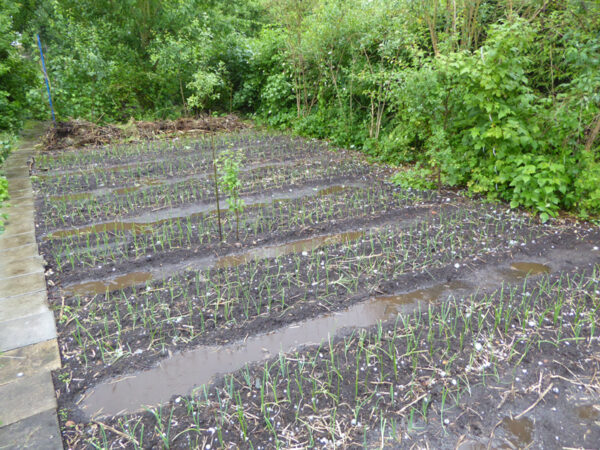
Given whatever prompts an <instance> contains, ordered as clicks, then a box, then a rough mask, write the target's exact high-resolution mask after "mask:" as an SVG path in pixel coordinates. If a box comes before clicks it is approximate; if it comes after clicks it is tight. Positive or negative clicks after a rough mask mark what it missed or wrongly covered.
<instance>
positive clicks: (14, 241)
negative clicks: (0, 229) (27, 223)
mask: <svg viewBox="0 0 600 450" xmlns="http://www.w3.org/2000/svg"><path fill="white" fill-rule="evenodd" d="M35 243H36V240H35V233H34V232H33V231H31V230H30V231H29V232H27V233H21V234H18V235H10V236H9V235H7V234H5V233H2V234H0V251H6V250H12V249H14V248H18V247H22V246H24V245H31V244H35ZM0 258H1V256H0Z"/></svg>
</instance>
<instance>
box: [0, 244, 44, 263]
mask: <svg viewBox="0 0 600 450" xmlns="http://www.w3.org/2000/svg"><path fill="white" fill-rule="evenodd" d="M27 258H37V259H38V261H39V262H40V265H42V266H43V265H44V258H42V257H41V256H39V253H38V247H37V245H36V244H27V245H21V246H20V247H14V248H9V249H8V250H0V261H2V262H1V264H13V263H15V262H18V261H19V260H21V259H27ZM1 268H2V267H1V266H0V269H1Z"/></svg>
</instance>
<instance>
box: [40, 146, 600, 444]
mask: <svg viewBox="0 0 600 450" xmlns="http://www.w3.org/2000/svg"><path fill="white" fill-rule="evenodd" d="M227 139H228V138H226V137H223V142H222V143H221V146H222V147H224V148H225V147H227V146H228V145H229V144H228V143H227V142H228V141H227ZM259 141H263V143H261V144H257V146H263V145H264V143H265V142H269V144H268V145H273V144H277V146H279V147H278V148H280V149H284V150H285V151H286V152H295V156H294V157H293V158H291V159H290V161H291V160H298V159H302V158H304V159H310V157H311V155H313V154H314V152H317V151H318V152H321V153H323V152H324V151H326V150H323V147H320V146H319V145H316V144H314V143H313V142H312V141H311V142H308V143H307V142H305V141H302V140H298V139H292V138H289V139H287V140H286V138H284V137H281V136H279V137H277V138H276V139H272V140H269V139H265V137H264V136H260V137H255V138H249V137H248V135H244V136H243V137H239V136H235V135H234V136H232V138H231V145H232V146H233V147H235V146H241V145H242V143H243V145H245V146H246V145H248V146H249V147H252V145H249V142H256V143H258V142H259ZM190 144H191V145H190ZM174 145H175V146H177V145H179V146H180V147H179V148H181V149H182V154H184V153H185V152H186V151H188V150H189V153H188V154H187V156H185V157H186V158H189V161H193V160H194V158H196V159H197V160H199V161H201V160H202V158H204V157H205V156H203V153H202V152H199V153H197V154H194V152H193V151H192V150H193V149H194V147H193V145H194V144H193V142H190V141H186V142H185V143H183V142H182V143H181V144H174ZM199 145H200V146H201V145H204V144H202V143H201V144H199ZM187 146H189V147H190V149H185V147H187ZM263 150H264V149H263V148H262V147H261V150H260V151H261V152H262V153H261V154H262V155H268V154H271V155H275V154H277V155H278V156H277V158H275V159H272V160H271V161H273V162H275V161H276V160H279V158H280V156H281V151H283V150H277V149H273V150H272V151H271V150H270V149H267V150H265V151H263ZM146 151H147V152H148V153H147V154H146V153H144V152H146ZM163 151H164V149H163V148H162V147H160V146H156V147H148V149H143V148H139V149H135V150H131V151H129V150H128V149H127V147H119V149H111V148H106V149H103V148H99V149H92V150H91V151H90V152H91V153H90V154H88V155H86V156H84V153H85V151H82V156H79V155H78V154H77V153H75V152H66V153H64V154H61V153H60V152H56V153H54V154H53V155H52V156H51V159H48V160H46V161H45V164H46V165H47V167H49V168H52V170H74V171H76V170H77V161H80V162H82V163H84V162H85V164H93V163H94V161H95V159H94V158H98V157H104V156H103V155H106V156H107V160H110V161H113V163H115V164H116V163H118V162H119V161H122V160H128V158H129V162H128V163H130V162H132V161H131V158H136V157H137V156H135V155H146V156H145V157H143V159H140V160H143V161H144V164H148V165H152V164H155V162H153V161H156V160H157V159H159V158H162V157H163V156H164V153H163ZM94 152H95V153H94ZM120 152H122V153H123V157H121V156H120ZM128 152H129V153H128ZM136 152H137V153H136ZM269 152H271V153H269ZM278 152H279V153H278ZM322 156H323V155H321V157H322ZM111 158H112V159H111ZM336 158H341V160H344V159H345V158H348V159H350V160H352V158H353V156H352V155H351V154H347V153H337V154H336ZM186 161H188V160H186ZM262 161H263V162H264V164H269V162H270V161H269V156H266V157H265V159H263V160H262ZM133 163H135V161H133ZM286 167H287V163H286V164H283V165H280V166H278V167H276V168H274V169H273V171H275V172H277V171H280V172H281V173H282V174H285V175H284V176H283V177H282V179H285V178H286V177H287V178H288V179H289V181H290V183H289V187H288V188H287V189H285V188H282V189H281V190H280V191H273V192H270V193H269V196H268V198H266V197H264V196H263V197H257V200H256V203H257V205H256V206H255V207H251V206H252V205H249V208H248V211H247V214H246V216H247V217H245V220H246V222H244V226H243V230H242V231H243V232H242V236H241V239H240V240H239V241H236V240H235V239H234V237H233V236H234V235H233V230H234V222H233V220H232V219H233V218H232V217H228V218H227V220H226V221H225V229H226V242H225V243H221V242H219V240H218V233H217V230H216V227H215V224H214V216H213V215H212V214H211V212H210V208H211V207H210V204H211V201H210V198H207V199H206V201H204V202H199V201H198V200H194V201H190V202H189V203H188V204H186V205H189V206H181V205H178V204H177V203H176V202H166V203H164V205H165V207H164V208H163V209H160V210H157V211H151V212H148V211H147V210H144V209H143V208H139V209H137V210H136V209H135V208H133V210H132V208H131V207H129V209H127V208H123V211H121V210H120V207H115V209H114V211H118V212H119V214H120V217H119V221H117V222H114V223H115V225H114V228H109V227H107V226H106V225H105V224H100V223H98V222H99V218H101V217H102V216H98V215H91V214H90V215H89V217H90V219H89V220H90V223H89V226H90V228H89V229H88V230H87V231H86V232H85V233H84V232H82V230H77V229H76V228H75V226H76V224H77V223H81V222H77V220H73V221H72V222H67V223H68V224H69V226H68V227H67V228H65V232H64V234H63V235H61V234H60V233H59V234H56V235H54V236H53V237H52V238H51V239H43V236H44V234H45V232H46V231H49V230H57V227H56V225H52V224H51V220H53V219H51V216H50V215H47V214H46V212H47V211H49V210H50V209H51V208H55V207H58V206H57V205H58V204H66V205H68V207H73V208H76V207H77V205H82V204H83V203H81V202H87V201H88V200H89V199H88V198H51V197H46V196H45V194H42V193H41V192H40V198H38V203H37V204H38V206H39V205H42V199H41V196H42V195H43V196H44V200H43V204H44V205H45V206H43V207H40V208H39V209H38V217H37V223H38V239H39V243H40V248H41V249H42V251H43V254H44V257H45V259H46V260H47V274H46V275H47V279H48V289H49V301H50V303H51V304H52V306H53V308H54V311H55V315H56V319H57V328H58V331H59V345H60V350H61V357H62V361H63V368H62V369H61V370H59V371H57V372H55V373H54V381H55V387H56V391H57V394H58V402H59V408H60V411H61V414H60V415H59V417H60V420H61V427H62V432H63V439H64V443H65V446H66V447H68V448H91V447H96V448H98V447H99V448H111V447H112V448H117V447H127V448H140V447H142V448H160V447H163V446H165V445H166V444H165V443H168V445H169V447H170V448H200V447H202V448H251V447H253V448H258V447H261V448H276V447H280V448H306V447H321V448H364V447H367V448H379V447H385V448H414V447H419V448H422V447H429V448H524V447H529V448H560V447H561V446H566V447H568V446H572V447H584V448H594V443H596V442H599V441H600V430H599V428H598V424H597V422H598V421H599V419H598V411H600V409H599V408H600V407H599V406H598V405H600V386H598V381H597V379H596V378H595V375H594V374H595V370H597V369H600V367H599V366H600V343H599V342H598V339H597V337H596V335H597V329H598V328H597V325H600V323H598V322H599V317H598V311H599V308H600V304H599V301H598V298H599V297H600V288H599V287H598V283H599V281H598V273H600V251H599V250H598V245H600V231H599V230H598V229H597V228H594V227H592V226H590V225H589V224H585V223H566V222H560V221H554V222H551V223H550V224H546V225H541V224H539V223H537V222H536V221H535V220H532V219H531V217H529V216H528V215H527V214H524V213H521V212H517V211H511V210H509V209H508V208H507V207H506V206H505V205H494V204H489V205H482V204H479V203H478V202H477V201H474V200H470V199H467V198H464V197H462V195H461V194H460V193H457V192H452V193H451V192H446V191H442V192H441V193H436V192H433V193H426V194H423V193H417V192H414V193H413V192H403V191H400V190H398V189H395V188H391V187H390V186H388V185H386V184H385V179H383V178H380V177H384V176H385V174H386V173H387V171H386V170H385V169H381V170H380V169H379V168H373V167H371V166H368V165H364V162H363V161H362V160H361V159H360V158H357V159H355V160H352V161H350V162H349V163H348V164H347V165H346V166H344V165H343V164H340V167H352V168H353V170H354V171H355V175H356V176H355V177H354V178H355V179H354V180H353V182H354V183H355V184H354V185H353V187H352V188H351V189H350V190H348V189H347V185H348V184H351V183H350V181H351V179H352V178H353V177H348V176H346V178H344V180H345V184H346V186H345V187H342V186H341V184H340V183H336V182H335V181H336V179H335V178H330V179H328V184H326V185H324V184H323V183H322V179H321V178H319V175H318V171H311V170H309V171H308V172H307V173H306V175H305V176H304V178H303V181H302V183H301V184H298V185H294V184H292V181H293V177H292V176H291V175H290V174H291V172H289V171H288V172H286V171H285V168H286ZM105 168H106V169H107V170H108V166H107V167H105ZM172 168H173V170H172V174H171V172H168V174H166V173H165V174H164V175H159V176H157V179H156V181H153V182H156V183H162V182H164V180H166V179H169V177H171V178H177V177H182V176H185V175H184V174H185V170H186V169H185V164H183V163H178V164H174V165H173V166H172ZM98 172H99V176H100V177H102V176H103V175H102V167H99V168H98ZM113 173H114V172H113ZM247 173H248V174H252V176H253V177H255V179H256V180H260V179H261V177H263V176H265V175H266V174H267V173H269V174H271V173H272V172H267V171H262V172H261V170H260V168H256V170H254V169H249V170H248V171H247ZM353 173H354V172H353ZM63 176H66V173H65V174H63V175H61V176H60V177H48V178H46V179H44V183H46V184H45V185H44V186H48V187H49V190H48V192H60V194H61V195H67V196H70V195H79V194H80V192H78V190H81V186H82V185H81V184H78V183H79V181H77V182H75V183H71V184H69V183H67V184H65V185H63V186H62V187H60V188H59V187H57V185H58V184H59V183H60V182H61V181H60V180H63V178H62V177H63ZM144 176H146V175H144ZM270 176H271V175H269V177H270ZM359 177H360V179H357V178H359ZM111 180H114V186H112V183H111V186H110V189H112V190H114V191H113V192H111V193H110V194H109V195H114V193H115V192H118V194H117V196H123V195H128V194H129V193H133V192H136V193H141V192H146V191H147V192H150V191H151V190H153V191H155V192H158V193H160V192H161V189H162V188H163V186H162V185H160V184H157V185H156V186H145V187H143V188H142V189H139V190H138V189H136V190H135V191H131V192H128V191H127V190H129V189H131V186H130V181H128V180H126V177H122V178H118V177H117V178H112V179H111ZM161 180H163V181H161ZM338 180H339V178H338ZM267 184H268V181H265V186H266V185H267ZM290 189H291V192H290ZM165 192H167V190H165ZM274 192H279V193H280V194H281V195H284V194H285V196H286V198H281V199H279V201H273V200H274V198H275V197H274V196H272V195H270V194H271V193H274ZM357 193H358V195H357ZM102 195H105V194H102ZM287 197H289V198H287ZM107 198H108V197H107ZM111 198H114V197H111ZM106 201H107V202H108V203H110V200H106ZM108 203H107V204H108ZM157 204H159V203H157ZM132 205H133V206H136V205H137V206H139V205H141V203H135V204H132ZM45 208H50V209H45ZM202 208H204V209H202ZM201 209H202V210H201ZM57 211H58V210H57ZM194 214H195V215H194ZM124 217H125V218H127V219H126V221H125V220H123V218H124ZM105 218H110V214H107V215H106V216H105ZM82 220H83V219H82ZM117 224H120V225H117ZM142 406H147V407H148V409H147V410H142V409H141V407H142ZM91 416H93V418H91Z"/></svg>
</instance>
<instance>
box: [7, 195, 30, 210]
mask: <svg viewBox="0 0 600 450" xmlns="http://www.w3.org/2000/svg"><path fill="white" fill-rule="evenodd" d="M8 203H9V204H10V206H16V207H23V206H30V207H33V206H34V205H35V200H34V199H33V197H27V196H22V197H19V198H11V199H10V200H9V201H8Z"/></svg>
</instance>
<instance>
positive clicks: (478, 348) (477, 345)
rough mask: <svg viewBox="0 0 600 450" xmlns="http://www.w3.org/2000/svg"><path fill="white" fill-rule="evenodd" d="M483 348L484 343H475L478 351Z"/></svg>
mask: <svg viewBox="0 0 600 450" xmlns="http://www.w3.org/2000/svg"><path fill="white" fill-rule="evenodd" d="M481 349H483V345H481V344H480V343H479V342H476V343H475V350H477V351H478V352H480V351H481Z"/></svg>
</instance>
